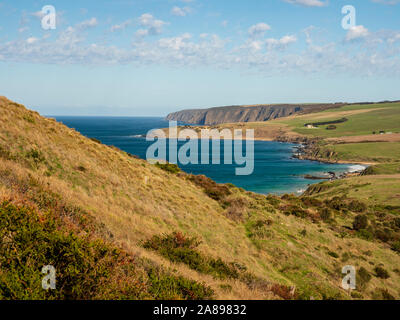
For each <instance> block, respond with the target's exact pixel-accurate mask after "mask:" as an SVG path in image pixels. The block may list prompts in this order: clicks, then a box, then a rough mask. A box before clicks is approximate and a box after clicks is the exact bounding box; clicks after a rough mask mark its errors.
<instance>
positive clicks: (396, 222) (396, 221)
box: [393, 218, 400, 228]
mask: <svg viewBox="0 0 400 320" xmlns="http://www.w3.org/2000/svg"><path fill="white" fill-rule="evenodd" d="M393 222H394V225H395V227H396V228H400V218H395V219H394V220H393Z"/></svg>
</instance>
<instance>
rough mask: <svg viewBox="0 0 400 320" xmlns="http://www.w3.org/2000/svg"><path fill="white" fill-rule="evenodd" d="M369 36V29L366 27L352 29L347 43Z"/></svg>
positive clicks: (348, 33)
mask: <svg viewBox="0 0 400 320" xmlns="http://www.w3.org/2000/svg"><path fill="white" fill-rule="evenodd" d="M368 35H369V32H368V29H367V28H365V27H364V26H362V25H360V26H355V27H351V28H350V29H349V31H348V32H347V35H346V41H353V40H356V39H360V38H365V37H366V36H368Z"/></svg>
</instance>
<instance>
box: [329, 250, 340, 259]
mask: <svg viewBox="0 0 400 320" xmlns="http://www.w3.org/2000/svg"><path fill="white" fill-rule="evenodd" d="M328 254H329V255H330V256H331V257H333V258H335V259H337V258H339V255H338V254H337V253H336V252H333V251H328Z"/></svg>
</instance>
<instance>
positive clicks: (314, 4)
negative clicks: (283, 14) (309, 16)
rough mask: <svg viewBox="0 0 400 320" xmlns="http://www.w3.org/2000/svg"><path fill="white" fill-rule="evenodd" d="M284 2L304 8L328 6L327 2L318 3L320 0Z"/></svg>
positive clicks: (291, 0)
mask: <svg viewBox="0 0 400 320" xmlns="http://www.w3.org/2000/svg"><path fill="white" fill-rule="evenodd" d="M284 1H285V2H288V3H292V4H299V5H302V6H305V7H324V6H326V5H327V4H328V2H327V1H326V2H324V1H320V0H284Z"/></svg>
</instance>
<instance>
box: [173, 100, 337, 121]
mask: <svg viewBox="0 0 400 320" xmlns="http://www.w3.org/2000/svg"><path fill="white" fill-rule="evenodd" d="M341 105H342V104H313V105H304V104H299V105H289V104H287V105H257V106H230V107H217V108H211V109H195V110H183V111H178V112H174V113H171V114H169V115H168V116H167V120H174V121H181V122H185V123H191V124H199V125H216V124H221V123H232V122H256V121H268V120H272V119H276V118H282V117H287V116H290V115H293V114H298V113H309V112H317V111H321V110H325V109H329V108H337V107H339V106H341Z"/></svg>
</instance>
